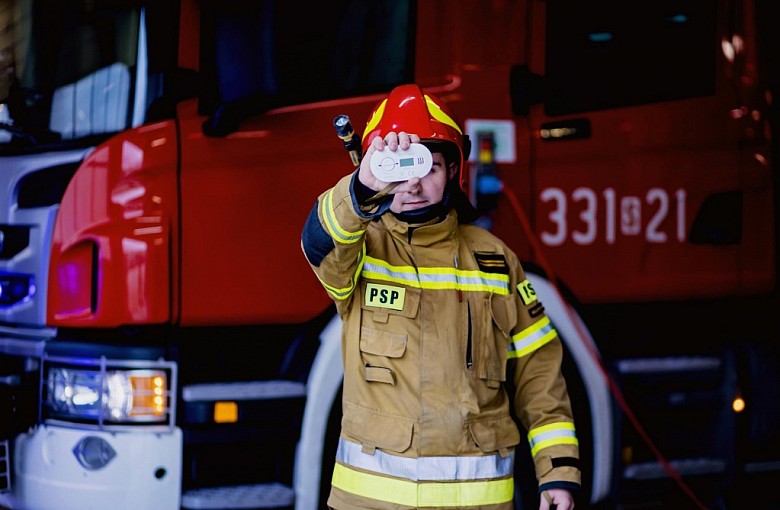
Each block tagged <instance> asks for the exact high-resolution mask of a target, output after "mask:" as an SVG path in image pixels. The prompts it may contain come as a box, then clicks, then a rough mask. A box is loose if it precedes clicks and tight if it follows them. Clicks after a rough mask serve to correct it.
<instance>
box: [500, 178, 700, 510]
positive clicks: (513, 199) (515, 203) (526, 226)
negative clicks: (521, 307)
mask: <svg viewBox="0 0 780 510" xmlns="http://www.w3.org/2000/svg"><path fill="white" fill-rule="evenodd" d="M502 192H503V193H504V196H506V198H507V199H509V203H510V204H511V206H512V209H514V211H515V214H516V215H517V218H518V219H519V220H520V224H521V225H522V226H523V230H524V231H525V234H526V236H527V237H528V241H529V242H530V243H531V248H532V249H533V251H534V253H536V256H537V258H538V260H539V264H540V265H541V266H542V269H544V271H545V272H546V273H547V276H548V278H549V279H550V281H551V282H552V284H553V288H554V289H555V292H556V293H557V294H558V297H559V299H560V300H561V302H565V300H564V299H563V295H562V293H561V291H560V288H559V287H558V277H557V276H555V273H554V272H553V270H552V266H550V263H549V262H548V261H547V259H546V258H545V256H544V252H543V251H542V247H541V245H540V244H539V240H538V239H537V237H536V235H535V234H534V232H533V231H532V230H531V224H530V223H529V222H528V218H527V217H526V215H525V212H524V211H523V208H522V207H521V206H520V201H519V200H518V199H517V196H516V195H515V194H514V193H513V192H512V191H511V190H509V189H507V188H506V186H504V188H503V189H502ZM566 313H567V314H568V315H569V319H570V320H571V322H572V323H573V324H574V327H575V328H576V329H577V333H578V334H579V335H580V338H585V337H586V335H585V332H584V331H582V326H581V325H580V323H579V321H577V320H574V318H573V317H572V316H571V315H572V312H571V309H570V308H569V307H566ZM582 343H583V344H584V345H585V347H586V348H587V350H588V353H589V354H590V356H591V357H592V358H593V360H594V361H595V362H596V365H597V366H598V367H599V370H600V371H601V374H602V376H603V377H604V379H605V380H606V381H607V384H608V386H609V390H610V392H611V393H612V396H613V397H614V398H615V400H616V401H617V403H618V405H619V406H620V408H621V410H622V411H623V413H624V414H625V415H626V416H627V417H628V419H629V421H630V422H631V425H633V427H634V429H636V431H637V433H638V434H639V436H640V437H641V438H642V440H643V441H644V442H645V444H646V445H647V447H648V448H650V451H651V452H653V455H655V457H656V459H658V462H660V463H661V465H662V466H663V468H664V470H665V471H666V473H667V474H668V475H669V476H670V477H671V478H672V479H673V480H674V481H675V482H676V483H677V485H678V486H679V487H680V489H681V490H682V491H683V492H684V493H685V494H686V495H687V496H688V497H689V498H691V500H692V501H693V502H694V503H695V504H696V506H697V507H698V508H699V509H701V510H708V508H707V506H706V505H705V504H704V503H702V502H701V501H700V500H699V498H698V497H696V494H694V492H693V491H692V490H691V488H690V487H688V485H687V484H686V483H685V482H684V481H683V479H682V477H681V476H680V474H679V473H678V472H677V470H675V469H674V467H673V466H672V465H671V464H670V463H669V461H668V460H666V458H665V457H664V456H663V454H662V453H661V451H660V450H659V449H658V448H657V447H656V445H655V444H654V443H653V441H652V439H650V436H649V435H648V434H647V432H646V431H645V429H644V427H642V424H641V423H639V420H638V419H637V417H636V415H635V414H634V412H633V411H632V410H631V408H630V407H629V405H628V403H627V402H626V401H625V399H624V398H623V393H622V392H621V391H620V388H619V387H618V386H617V383H616V382H615V381H614V379H613V378H612V377H611V376H610V375H609V373H608V372H607V369H606V368H605V367H604V365H603V363H602V362H601V356H599V353H598V352H596V351H595V348H594V347H593V345H592V344H591V343H590V342H582Z"/></svg>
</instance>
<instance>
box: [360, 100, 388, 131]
mask: <svg viewBox="0 0 780 510" xmlns="http://www.w3.org/2000/svg"><path fill="white" fill-rule="evenodd" d="M386 104H387V99H385V100H384V101H382V104H380V105H379V108H377V109H376V111H374V114H373V115H372V116H371V119H370V120H369V121H368V124H366V130H365V131H364V132H363V134H365V135H368V134H369V133H371V131H373V130H374V128H375V127H376V126H377V125H378V124H379V121H380V120H382V116H383V115H384V114H385V105H386Z"/></svg>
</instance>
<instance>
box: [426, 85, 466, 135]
mask: <svg viewBox="0 0 780 510" xmlns="http://www.w3.org/2000/svg"><path fill="white" fill-rule="evenodd" d="M425 102H426V103H427V104H428V111H429V112H431V115H432V116H433V118H434V119H436V120H438V121H439V122H441V123H442V124H447V125H448V126H450V127H452V128H453V129H454V130H455V131H457V132H458V133H460V134H463V131H461V129H460V126H458V124H457V123H456V122H455V121H454V120H452V117H450V116H449V115H447V114H446V113H444V111H443V110H442V109H441V108H439V105H437V104H436V103H434V102H433V99H431V98H430V96H428V95H427V94H426V95H425Z"/></svg>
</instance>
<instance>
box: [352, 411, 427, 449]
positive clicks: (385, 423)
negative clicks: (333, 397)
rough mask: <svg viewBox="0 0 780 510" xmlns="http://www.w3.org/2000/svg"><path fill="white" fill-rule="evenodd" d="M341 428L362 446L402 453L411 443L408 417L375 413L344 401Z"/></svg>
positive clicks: (411, 423)
mask: <svg viewBox="0 0 780 510" xmlns="http://www.w3.org/2000/svg"><path fill="white" fill-rule="evenodd" d="M341 428H342V430H343V431H344V433H345V434H346V435H348V436H350V437H351V438H354V439H356V440H357V441H359V442H360V443H361V444H362V445H363V446H367V447H370V448H371V447H373V448H381V449H383V450H389V451H392V452H397V453H402V452H405V451H406V450H408V449H409V447H410V446H411V445H412V431H413V428H414V423H413V422H412V420H410V419H404V418H399V417H396V416H387V415H381V414H377V413H375V412H373V411H370V410H367V409H364V408H362V407H359V406H356V405H355V404H352V403H350V402H345V403H344V416H343V418H342V420H341Z"/></svg>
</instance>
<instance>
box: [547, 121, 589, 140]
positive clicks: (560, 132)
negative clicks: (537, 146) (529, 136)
mask: <svg viewBox="0 0 780 510" xmlns="http://www.w3.org/2000/svg"><path fill="white" fill-rule="evenodd" d="M539 137H540V138H541V139H542V141H545V142H555V141H558V140H572V139H576V138H590V119H569V120H562V121H558V122H546V123H544V124H542V125H541V126H540V127H539Z"/></svg>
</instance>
